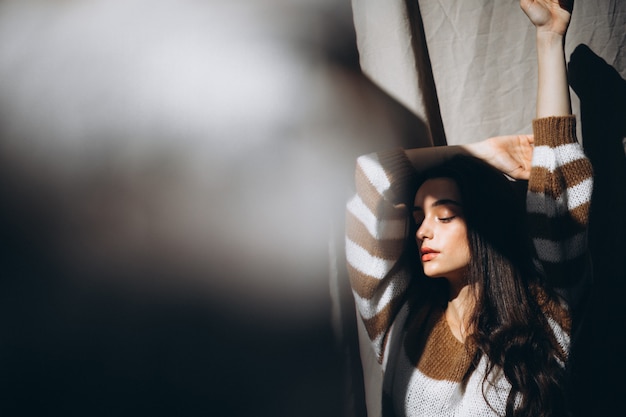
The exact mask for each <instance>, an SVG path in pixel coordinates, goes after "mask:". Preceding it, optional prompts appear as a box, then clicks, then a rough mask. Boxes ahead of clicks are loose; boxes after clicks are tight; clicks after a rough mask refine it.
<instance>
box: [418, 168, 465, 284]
mask: <svg viewBox="0 0 626 417" xmlns="http://www.w3.org/2000/svg"><path fill="white" fill-rule="evenodd" d="M461 203H462V202H461V196H460V192H459V188H458V186H457V185H456V183H455V182H454V181H453V180H451V179H449V178H434V179H430V180H427V181H426V182H424V184H422V186H421V187H420V188H419V190H418V191H417V194H416V195H415V201H414V207H413V217H414V219H415V223H416V224H417V232H416V235H415V238H416V239H417V244H418V248H419V252H420V260H421V262H422V266H423V268H424V274H425V275H426V276H428V277H432V278H442V277H443V278H446V279H448V280H449V281H450V282H451V283H452V282H462V281H463V280H464V273H465V269H466V267H467V265H468V263H469V260H470V251H469V244H468V239H467V224H466V223H465V217H464V215H463V207H462V204H461Z"/></svg>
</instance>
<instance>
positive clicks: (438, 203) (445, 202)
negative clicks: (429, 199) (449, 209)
mask: <svg viewBox="0 0 626 417" xmlns="http://www.w3.org/2000/svg"><path fill="white" fill-rule="evenodd" d="M445 205H453V206H458V207H463V206H462V205H461V203H459V202H458V201H454V200H450V199H448V198H444V199H441V200H437V201H435V202H434V203H433V204H432V205H431V207H437V206H445ZM413 211H414V212H415V211H424V209H423V208H421V207H419V206H413Z"/></svg>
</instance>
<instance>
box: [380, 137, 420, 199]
mask: <svg viewBox="0 0 626 417" xmlns="http://www.w3.org/2000/svg"><path fill="white" fill-rule="evenodd" d="M378 160H379V161H380V163H381V165H382V166H383V169H384V170H385V172H386V173H387V176H388V177H389V182H390V183H391V187H390V188H389V190H388V191H387V193H386V195H385V198H387V199H389V201H391V202H393V203H394V204H406V203H408V202H409V201H411V200H412V199H413V197H414V196H412V195H410V194H411V192H412V191H413V189H412V185H413V184H414V182H415V170H414V169H413V166H412V165H411V162H409V158H407V156H406V154H405V153H404V150H403V149H400V148H398V149H391V150H387V151H382V152H379V153H378Z"/></svg>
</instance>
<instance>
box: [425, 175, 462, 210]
mask: <svg viewBox="0 0 626 417" xmlns="http://www.w3.org/2000/svg"><path fill="white" fill-rule="evenodd" d="M439 200H454V201H458V202H459V203H460V202H461V192H460V191H459V186H458V185H457V184H456V182H455V181H454V180H452V179H450V178H431V179H429V180H426V181H425V182H424V183H423V184H422V185H421V186H420V188H419V189H418V190H417V193H416V194H415V201H414V203H415V206H418V207H424V206H425V205H429V203H432V202H435V201H439Z"/></svg>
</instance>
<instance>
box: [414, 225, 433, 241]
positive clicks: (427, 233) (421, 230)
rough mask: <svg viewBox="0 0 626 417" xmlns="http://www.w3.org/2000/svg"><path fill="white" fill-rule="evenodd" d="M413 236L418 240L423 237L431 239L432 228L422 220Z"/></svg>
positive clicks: (421, 239)
mask: <svg viewBox="0 0 626 417" xmlns="http://www.w3.org/2000/svg"><path fill="white" fill-rule="evenodd" d="M415 237H416V238H417V240H420V241H423V240H424V239H432V237H433V232H432V228H431V227H430V226H429V225H428V222H427V221H426V220H424V221H423V222H422V224H421V225H420V226H419V227H418V228H417V232H415Z"/></svg>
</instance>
